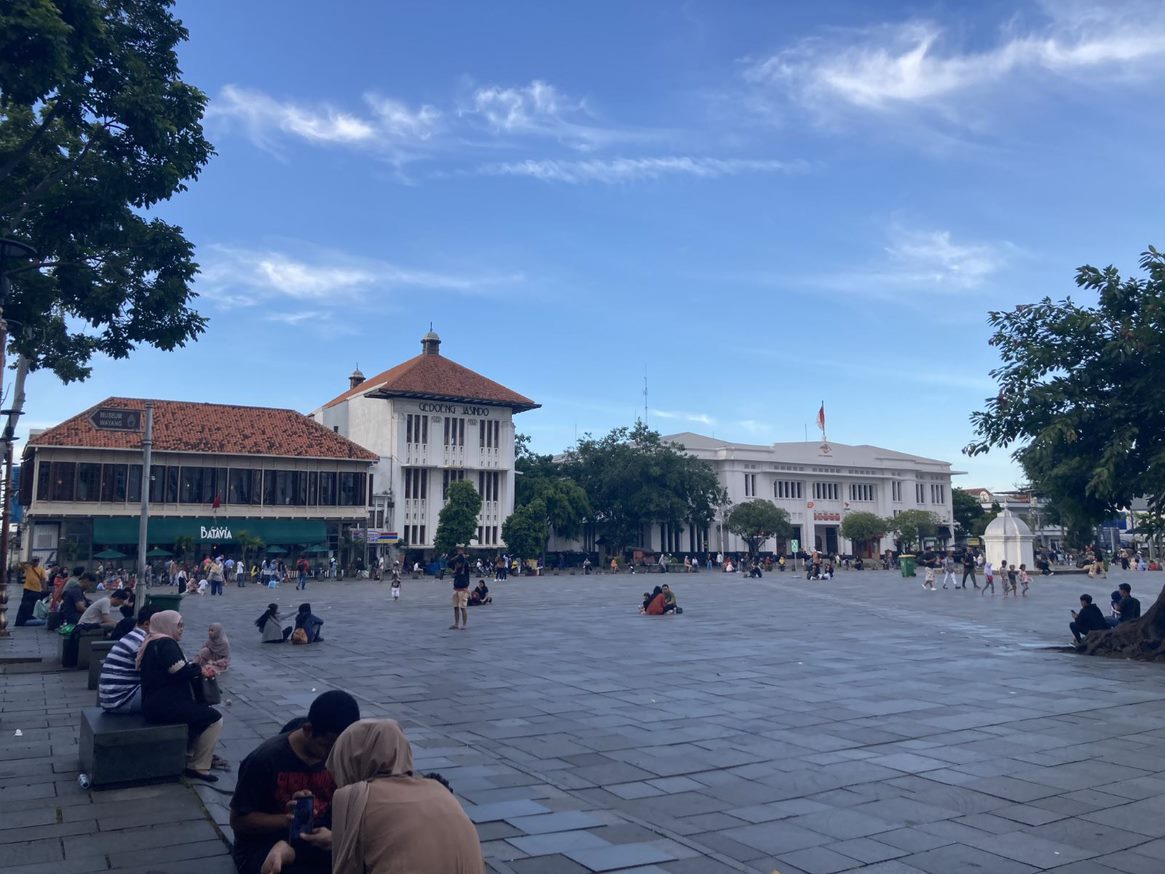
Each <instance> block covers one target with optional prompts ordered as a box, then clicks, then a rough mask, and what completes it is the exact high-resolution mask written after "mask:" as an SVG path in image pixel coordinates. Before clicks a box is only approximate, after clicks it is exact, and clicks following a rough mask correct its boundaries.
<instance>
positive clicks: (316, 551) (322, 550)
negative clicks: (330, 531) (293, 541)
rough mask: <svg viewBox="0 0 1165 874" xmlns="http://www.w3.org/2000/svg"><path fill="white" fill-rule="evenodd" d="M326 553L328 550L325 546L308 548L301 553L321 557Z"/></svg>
mask: <svg viewBox="0 0 1165 874" xmlns="http://www.w3.org/2000/svg"><path fill="white" fill-rule="evenodd" d="M327 551H328V548H327V547H326V546H318V545H317V546H309V547H308V548H307V549H305V550H304V551H303V554H304V555H323V554H324V553H325V552H327Z"/></svg>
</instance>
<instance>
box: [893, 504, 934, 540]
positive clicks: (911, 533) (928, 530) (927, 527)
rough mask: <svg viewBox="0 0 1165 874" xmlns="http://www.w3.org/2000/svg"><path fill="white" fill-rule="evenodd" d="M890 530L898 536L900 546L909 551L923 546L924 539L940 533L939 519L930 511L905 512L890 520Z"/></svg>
mask: <svg viewBox="0 0 1165 874" xmlns="http://www.w3.org/2000/svg"><path fill="white" fill-rule="evenodd" d="M889 522H890V530H891V531H893V532H894V533H895V534H897V535H898V542H899V545H900V546H902V547H903V548H904V549H909V548H910V547H912V546H914V545H915V544H918V545H921V544H922V541H923V539H924V538H927V537H933V536H934V535H935V534H936V533H937V532H938V526H939V518H938V516H936V515H935V514H934V513H931V512H929V511H928V510H903V511H902V512H901V513H899V514H898V515H897V516H895V517H894V518H893V519H890V520H889Z"/></svg>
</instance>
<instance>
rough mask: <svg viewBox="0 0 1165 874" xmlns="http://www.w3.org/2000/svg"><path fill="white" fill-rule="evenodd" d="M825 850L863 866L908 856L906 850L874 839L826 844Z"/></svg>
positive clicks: (857, 839)
mask: <svg viewBox="0 0 1165 874" xmlns="http://www.w3.org/2000/svg"><path fill="white" fill-rule="evenodd" d="M827 848H828V849H830V850H833V851H834V852H836V853H841V854H842V855H844V856H849V857H850V858H851V859H856V860H857V861H859V862H862V863H865V864H871V863H874V862H885V861H886V860H887V859H898V858H901V857H902V856H906V855H909V853H907V851H906V850H903V849H901V848H899V847H892V846H890V845H889V844H884V843H882V842H881V841H879V840H877V839H875V838H853V839H852V840H848V841H838V842H837V843H836V844H828V845H827Z"/></svg>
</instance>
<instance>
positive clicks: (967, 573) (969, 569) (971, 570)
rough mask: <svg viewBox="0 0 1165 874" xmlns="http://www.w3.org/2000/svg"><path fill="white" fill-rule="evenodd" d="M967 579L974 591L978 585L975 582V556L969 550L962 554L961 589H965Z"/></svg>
mask: <svg viewBox="0 0 1165 874" xmlns="http://www.w3.org/2000/svg"><path fill="white" fill-rule="evenodd" d="M967 577H970V578H971V585H972V586H974V587H975V588H976V589H977V588H979V584H978V583H977V582H975V554H974V553H973V552H971V550H969V549H968V550H967V551H966V552H964V553H963V582H962V586H961V588H964V589H965V588H967Z"/></svg>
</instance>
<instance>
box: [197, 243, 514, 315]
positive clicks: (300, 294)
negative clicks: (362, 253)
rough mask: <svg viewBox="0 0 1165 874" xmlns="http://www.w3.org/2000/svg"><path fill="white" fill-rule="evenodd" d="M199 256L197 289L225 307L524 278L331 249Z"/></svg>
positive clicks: (214, 250)
mask: <svg viewBox="0 0 1165 874" xmlns="http://www.w3.org/2000/svg"><path fill="white" fill-rule="evenodd" d="M202 260H203V262H204V263H203V269H202V274H201V276H200V278H199V291H200V292H201V293H203V294H205V295H206V296H207V297H208V298H211V299H213V300H215V301H216V302H217V303H219V304H220V305H221V306H226V307H237V306H249V305H256V304H260V303H263V302H265V301H268V300H271V299H273V298H282V299H285V300H292V301H298V302H301V303H303V302H311V301H336V300H357V299H360V298H365V297H368V296H369V295H380V296H383V295H389V294H392V293H393V292H396V291H401V290H412V289H425V290H431V291H446V292H454V293H461V294H469V293H481V292H490V291H496V290H497V289H499V288H502V287H507V286H511V287H512V286H514V285H517V284H520V283H522V282H523V281H524V277H523V275H522V274H521V273H509V274H494V273H480V274H460V273H445V272H439V271H433V270H425V269H417V268H411V267H403V266H401V265H398V264H394V263H391V262H388V261H382V260H377V259H368V258H355V257H352V256H349V255H346V254H343V253H337V252H331V251H323V252H314V253H312V254H311V255H310V257H309V256H299V257H293V256H291V255H288V254H287V253H286V252H282V251H279V250H276V249H265V250H256V249H243V248H236V247H231V246H215V245H212V246H207V247H205V248H204V249H203V250H202ZM304 318H306V316H305V317H304Z"/></svg>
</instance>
